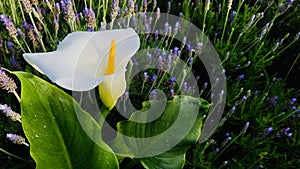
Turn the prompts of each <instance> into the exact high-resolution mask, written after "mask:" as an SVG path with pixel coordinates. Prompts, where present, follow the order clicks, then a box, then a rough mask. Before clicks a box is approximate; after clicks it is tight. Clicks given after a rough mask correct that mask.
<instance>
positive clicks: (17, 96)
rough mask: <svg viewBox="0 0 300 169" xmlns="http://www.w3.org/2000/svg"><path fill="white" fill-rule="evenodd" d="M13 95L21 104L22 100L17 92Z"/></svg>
mask: <svg viewBox="0 0 300 169" xmlns="http://www.w3.org/2000/svg"><path fill="white" fill-rule="evenodd" d="M13 94H14V95H15V96H16V98H17V99H18V101H19V102H21V98H20V96H19V95H18V93H17V92H16V91H15V90H14V91H13Z"/></svg>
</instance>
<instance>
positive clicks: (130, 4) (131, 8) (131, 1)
mask: <svg viewBox="0 0 300 169" xmlns="http://www.w3.org/2000/svg"><path fill="white" fill-rule="evenodd" d="M128 6H129V7H128V8H129V13H130V15H132V14H133V13H134V2H133V0H129V3H128Z"/></svg>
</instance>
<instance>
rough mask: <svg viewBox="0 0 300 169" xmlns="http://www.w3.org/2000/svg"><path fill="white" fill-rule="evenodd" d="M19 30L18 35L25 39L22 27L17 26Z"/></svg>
mask: <svg viewBox="0 0 300 169" xmlns="http://www.w3.org/2000/svg"><path fill="white" fill-rule="evenodd" d="M17 32H18V35H19V36H20V37H21V38H22V39H25V37H26V36H25V34H24V33H23V32H22V30H21V29H20V28H17Z"/></svg>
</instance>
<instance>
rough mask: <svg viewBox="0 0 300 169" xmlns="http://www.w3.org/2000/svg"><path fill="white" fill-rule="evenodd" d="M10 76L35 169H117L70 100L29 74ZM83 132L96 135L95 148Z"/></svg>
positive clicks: (86, 118) (97, 130)
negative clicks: (14, 78)
mask: <svg viewBox="0 0 300 169" xmlns="http://www.w3.org/2000/svg"><path fill="white" fill-rule="evenodd" d="M13 73H14V74H15V75H16V76H17V77H18V78H19V79H20V81H21V84H22V92H21V111H22V112H21V114H22V126H23V129H24V132H25V135H26V137H27V139H28V141H29V143H30V153H31V156H32V157H33V159H34V160H35V161H36V168H37V169H52V168H53V169H71V168H72V169H75V168H78V169H83V168H89V169H102V168H119V166H118V162H117V158H116V156H115V155H114V153H113V152H112V151H111V149H110V148H109V147H108V146H107V145H106V144H105V143H104V142H102V141H101V140H100V131H101V129H100V127H99V126H98V124H97V123H96V121H95V120H94V119H93V118H92V117H91V116H90V115H89V114H88V113H87V112H85V111H84V110H82V109H81V108H80V106H79V104H78V103H77V102H76V101H75V100H74V99H73V98H72V97H71V96H69V95H68V94H66V93H64V92H63V91H62V90H61V89H59V88H57V87H56V86H54V85H51V84H49V83H47V82H46V81H44V80H42V79H40V78H38V77H36V76H33V75H32V74H29V73H25V72H13ZM75 110H76V111H77V115H76V113H75ZM78 118H80V122H81V123H80V122H79V120H78ZM82 126H84V129H85V130H84V129H83V127H82ZM85 131H87V132H94V134H92V135H96V136H97V135H99V137H98V138H99V140H98V141H97V144H96V143H95V142H93V141H92V139H91V138H89V137H88V135H87V134H86V133H85ZM95 138H97V137H94V138H93V139H95ZM104 149H105V150H104Z"/></svg>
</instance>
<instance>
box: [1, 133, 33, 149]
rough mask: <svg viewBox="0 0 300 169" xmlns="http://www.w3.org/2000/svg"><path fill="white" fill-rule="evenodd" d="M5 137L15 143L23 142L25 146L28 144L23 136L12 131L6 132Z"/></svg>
mask: <svg viewBox="0 0 300 169" xmlns="http://www.w3.org/2000/svg"><path fill="white" fill-rule="evenodd" d="M6 138H8V139H9V140H10V141H12V142H13V143H15V144H19V145H20V144H24V145H26V146H29V145H28V144H27V143H26V142H25V138H24V137H22V136H19V135H16V134H12V133H8V134H6Z"/></svg>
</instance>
